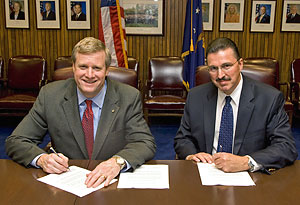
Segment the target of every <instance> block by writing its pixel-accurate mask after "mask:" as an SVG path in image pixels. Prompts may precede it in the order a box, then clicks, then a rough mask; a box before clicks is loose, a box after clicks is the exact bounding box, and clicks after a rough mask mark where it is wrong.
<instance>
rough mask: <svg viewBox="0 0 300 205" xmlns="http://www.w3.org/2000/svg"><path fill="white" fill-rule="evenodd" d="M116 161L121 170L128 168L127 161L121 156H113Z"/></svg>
mask: <svg viewBox="0 0 300 205" xmlns="http://www.w3.org/2000/svg"><path fill="white" fill-rule="evenodd" d="M112 158H113V159H114V160H116V163H117V164H118V165H119V166H120V170H122V169H123V168H124V167H125V166H126V162H125V159H124V158H122V157H120V156H113V157H112Z"/></svg>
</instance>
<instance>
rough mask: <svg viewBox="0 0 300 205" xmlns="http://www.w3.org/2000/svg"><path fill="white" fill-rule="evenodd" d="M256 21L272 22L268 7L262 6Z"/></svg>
mask: <svg viewBox="0 0 300 205" xmlns="http://www.w3.org/2000/svg"><path fill="white" fill-rule="evenodd" d="M256 23H270V16H269V15H268V14H267V13H266V7H265V6H261V7H260V14H259V16H258V17H257V18H256Z"/></svg>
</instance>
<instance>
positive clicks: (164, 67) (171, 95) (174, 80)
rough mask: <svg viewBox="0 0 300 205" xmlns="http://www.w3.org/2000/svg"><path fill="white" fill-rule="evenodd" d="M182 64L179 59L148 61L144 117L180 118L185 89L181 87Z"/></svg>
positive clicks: (169, 58) (152, 59)
mask: <svg viewBox="0 0 300 205" xmlns="http://www.w3.org/2000/svg"><path fill="white" fill-rule="evenodd" d="M182 72H183V62H182V60H181V59H180V58H179V57H166V56H161V57H153V58H151V59H150V61H149V70H148V80H147V82H146V86H145V88H146V90H145V92H144V93H145V97H144V115H145V119H146V121H147V122H148V118H149V116H150V117H151V116H182V114H183V110H184V105H185V100H186V89H185V87H184V85H183V78H182Z"/></svg>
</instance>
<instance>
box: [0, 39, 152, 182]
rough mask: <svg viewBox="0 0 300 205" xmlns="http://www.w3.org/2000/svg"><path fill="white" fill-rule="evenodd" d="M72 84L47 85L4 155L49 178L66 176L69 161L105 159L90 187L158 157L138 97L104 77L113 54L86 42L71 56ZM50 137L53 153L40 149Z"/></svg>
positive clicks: (93, 174) (89, 179) (9, 140)
mask: <svg viewBox="0 0 300 205" xmlns="http://www.w3.org/2000/svg"><path fill="white" fill-rule="evenodd" d="M72 60H73V72H74V79H73V78H71V79H68V80H65V81H57V82H53V83H49V84H48V85H46V86H44V87H43V88H42V89H41V91H40V93H39V96H38V98H37V100H36V102H35V104H34V106H33V108H32V109H31V110H30V112H29V114H28V115H27V116H26V117H25V118H24V119H23V120H22V122H21V123H20V124H19V125H18V126H17V128H16V129H15V130H14V131H13V133H12V134H11V136H9V137H8V138H7V140H6V152H7V154H8V156H10V157H11V158H12V159H13V160H15V161H16V162H18V163H20V164H23V165H25V166H30V165H32V166H37V167H41V168H42V169H43V170H44V171H45V172H47V173H61V172H65V171H67V167H68V159H96V160H106V161H104V162H102V163H100V164H99V165H98V166H97V167H96V168H95V169H94V170H93V171H92V172H91V173H90V174H89V175H88V177H87V179H86V184H87V186H88V187H91V186H92V187H97V186H98V185H99V184H101V183H102V182H104V181H105V186H107V185H108V184H109V182H110V181H111V180H112V179H113V178H114V177H116V176H117V175H118V174H119V172H120V170H122V171H126V170H128V169H135V168H136V167H138V166H140V165H141V164H143V163H144V162H145V161H147V160H150V159H152V158H153V157H154V153H155V148H156V147H155V142H154V138H153V136H152V135H151V133H150V130H149V127H148V125H147V124H146V122H145V120H144V118H143V112H142V105H141V100H140V92H139V91H138V90H137V89H135V88H133V87H131V86H129V85H125V84H122V83H118V82H115V81H112V80H109V79H107V78H106V76H107V74H108V70H107V68H108V67H109V65H110V62H111V55H110V53H109V51H108V49H107V48H105V45H104V44H103V43H102V42H101V41H100V40H98V39H95V38H92V37H87V38H84V39H83V40H81V41H80V42H78V43H77V44H76V45H75V47H74V49H73V52H72ZM46 133H49V135H50V137H51V143H52V146H53V147H54V148H55V150H56V151H57V152H59V157H58V156H57V155H55V154H47V153H46V152H45V151H44V150H43V149H40V148H39V147H38V146H37V145H38V144H39V143H41V142H42V141H43V138H44V136H45V135H46Z"/></svg>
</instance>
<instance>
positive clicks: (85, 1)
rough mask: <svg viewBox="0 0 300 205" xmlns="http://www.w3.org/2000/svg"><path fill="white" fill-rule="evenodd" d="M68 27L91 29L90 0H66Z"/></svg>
mask: <svg viewBox="0 0 300 205" xmlns="http://www.w3.org/2000/svg"><path fill="white" fill-rule="evenodd" d="M67 22H68V29H91V18H90V0H67Z"/></svg>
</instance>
